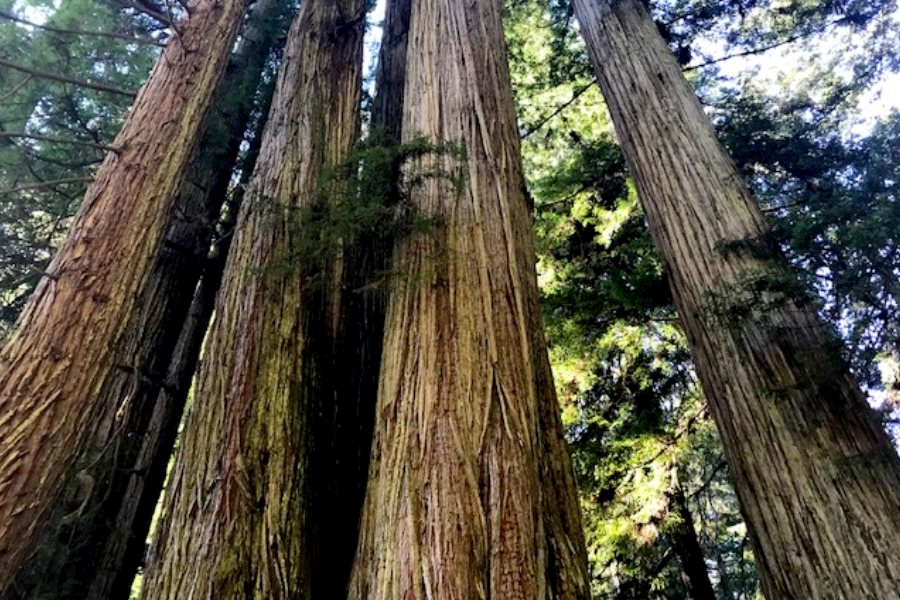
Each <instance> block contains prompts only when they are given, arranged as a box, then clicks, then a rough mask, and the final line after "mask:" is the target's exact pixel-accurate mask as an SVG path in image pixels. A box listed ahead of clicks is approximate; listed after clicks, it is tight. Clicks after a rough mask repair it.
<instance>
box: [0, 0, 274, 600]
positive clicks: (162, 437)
mask: <svg viewBox="0 0 900 600" xmlns="http://www.w3.org/2000/svg"><path fill="white" fill-rule="evenodd" d="M288 10H289V9H288V8H287V3H286V2H282V1H281V0H261V1H260V2H258V3H257V4H256V5H255V6H254V9H253V10H252V12H251V14H250V17H249V20H248V22H247V24H246V26H245V27H244V30H243V33H242V43H241V45H240V47H239V49H238V52H237V53H236V54H235V55H234V56H233V57H232V60H231V63H230V64H229V66H228V69H227V71H226V74H225V76H224V77H223V78H222V81H221V83H220V84H219V90H218V93H217V95H216V100H215V103H214V106H213V110H212V112H211V114H210V115H209V117H208V122H207V124H206V125H205V127H204V130H205V133H204V134H203V137H202V138H201V142H200V144H199V146H198V150H197V152H196V156H195V158H194V160H193V161H192V163H191V165H190V168H189V170H188V176H187V177H186V179H185V182H184V184H183V185H182V188H181V191H180V192H179V194H178V197H177V199H176V201H175V210H174V211H173V212H172V214H171V217H170V218H171V222H170V224H169V227H168V231H167V234H166V239H165V242H164V244H163V245H162V247H161V248H160V249H159V256H158V257H157V260H156V264H155V265H154V267H153V269H152V271H151V272H150V275H149V277H148V278H147V280H146V283H145V285H144V287H143V289H142V290H141V292H140V296H139V299H138V302H137V303H136V305H135V307H134V311H135V312H134V314H133V315H132V316H131V319H130V323H129V324H128V326H127V327H126V329H125V330H124V331H123V333H122V335H121V337H120V340H119V342H118V344H117V347H116V349H115V350H114V352H113V354H112V358H111V363H112V364H113V365H114V367H113V370H112V371H110V372H109V373H108V374H107V376H106V378H105V380H104V381H103V383H102V384H101V386H100V407H99V408H98V416H97V417H96V419H95V421H94V422H93V423H91V427H92V433H91V436H90V437H89V438H88V439H86V440H85V441H84V442H83V444H82V446H81V449H80V450H79V455H78V457H77V458H76V459H75V461H74V463H73V465H72V467H71V469H70V473H69V475H68V476H67V477H66V484H65V486H64V488H63V490H62V492H61V494H60V495H59V497H58V500H57V502H56V504H55V505H54V506H53V508H51V510H50V518H49V519H48V521H47V522H46V524H45V525H44V527H43V530H42V532H41V534H40V535H41V540H40V542H39V543H38V550H37V552H35V553H34V554H33V555H32V556H31V558H30V559H29V560H28V561H27V562H26V564H24V565H23V566H22V567H21V568H20V569H19V573H18V575H17V577H16V582H15V586H14V587H13V590H12V591H11V592H10V594H9V596H10V598H22V599H24V598H42V597H53V598H57V599H64V598H73V599H74V598H91V599H96V600H107V599H109V598H125V599H127V598H128V595H129V593H130V588H131V580H132V579H133V578H134V574H135V572H136V571H137V568H138V566H139V561H140V560H141V559H142V558H143V549H144V546H145V543H146V538H147V530H148V529H149V526H150V517H151V515H152V513H153V510H154V508H155V506H156V502H157V500H158V498H159V494H160V492H161V490H162V485H163V479H164V476H165V469H166V465H167V463H168V461H169V454H170V453H171V451H172V444H173V443H174V439H175V435H176V432H177V429H178V425H179V421H180V416H181V413H182V409H183V406H184V402H185V400H186V398H187V393H188V389H189V387H190V381H191V376H192V374H193V370H194V364H195V362H196V357H197V355H198V354H199V350H200V345H201V344H202V341H203V337H204V335H205V331H206V327H207V325H208V323H209V318H210V316H211V314H212V310H213V307H214V303H215V293H216V289H217V283H218V281H220V279H221V269H222V268H223V266H224V259H217V258H210V257H208V255H209V249H210V245H211V243H212V236H213V227H214V226H215V224H216V221H217V220H218V218H219V214H220V210H221V208H222V205H223V201H224V199H225V197H226V195H227V190H228V187H229V184H230V181H231V177H232V168H233V166H234V165H235V163H236V161H237V158H238V153H239V148H240V144H241V141H242V140H243V138H244V132H245V130H246V128H247V124H248V121H249V119H250V115H251V113H252V111H253V110H254V100H255V97H256V94H255V93H254V92H255V91H256V89H257V87H258V86H259V83H260V77H261V75H262V72H263V68H264V66H265V63H266V61H267V59H268V58H269V56H270V53H271V50H272V46H273V45H274V44H275V43H276V42H275V40H277V39H278V37H279V35H283V33H284V30H286V25H284V26H280V25H279V23H285V22H286V21H287V20H288V19H287V12H288ZM201 275H203V277H204V282H203V284H202V287H201V289H199V290H196V293H195V289H196V288H197V285H198V282H199V281H200V278H201ZM182 324H184V327H182ZM85 481H88V482H90V489H89V490H87V493H80V492H81V486H82V485H84V482H85ZM88 590H90V593H88Z"/></svg>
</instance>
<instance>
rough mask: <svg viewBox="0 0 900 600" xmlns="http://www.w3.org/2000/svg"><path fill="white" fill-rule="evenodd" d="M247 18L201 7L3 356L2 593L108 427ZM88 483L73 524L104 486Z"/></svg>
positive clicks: (217, 4)
mask: <svg viewBox="0 0 900 600" xmlns="http://www.w3.org/2000/svg"><path fill="white" fill-rule="evenodd" d="M244 8H245V5H244V2H243V1H242V0H198V1H197V2H196V3H195V4H194V5H193V6H192V7H191V13H192V14H191V16H190V18H189V19H187V20H186V21H185V22H184V23H182V24H180V25H179V31H180V35H178V36H177V37H176V38H175V39H173V41H172V42H171V43H170V44H169V45H168V47H167V48H166V49H165V50H164V51H163V56H162V57H161V58H160V60H159V61H158V63H157V65H156V67H155V69H154V71H153V73H152V74H151V76H150V79H149V80H148V82H147V83H146V85H145V86H144V87H143V88H142V90H141V91H140V93H139V94H138V97H137V99H136V101H135V104H134V106H133V107H132V111H131V114H130V116H129V117H128V119H127V120H126V122H125V125H124V127H123V129H122V131H121V132H120V134H119V135H118V136H117V138H116V141H115V142H114V144H113V145H114V146H115V147H116V148H118V149H119V151H118V152H113V153H110V154H108V155H107V157H106V160H105V161H104V163H103V165H102V166H101V168H100V171H99V173H98V175H97V177H96V179H95V181H94V183H93V184H92V185H91V186H90V187H89V189H88V191H87V194H86V196H85V200H84V203H83V206H82V209H81V211H80V212H79V214H78V216H77V217H76V219H75V221H74V223H73V225H72V228H71V229H70V232H69V235H68V237H67V239H66V241H65V242H64V244H63V246H62V248H61V249H60V251H59V252H58V254H57V255H56V257H55V258H54V259H53V261H52V262H51V263H50V266H49V267H48V269H47V273H46V274H45V276H44V278H43V280H42V281H41V283H40V284H39V285H38V287H37V289H36V291H35V293H34V295H33V297H32V299H31V300H30V302H29V304H28V306H27V307H26V309H25V311H24V313H23V315H22V316H21V318H20V320H19V322H18V324H17V326H16V329H15V330H14V331H13V333H12V334H11V335H10V337H9V339H8V340H7V342H6V343H5V345H4V347H3V349H2V350H0V594H2V593H4V592H5V591H6V590H7V589H8V587H9V585H10V584H11V582H12V580H13V577H14V575H15V574H16V572H17V571H18V569H19V567H20V565H21V564H22V562H23V561H24V560H26V559H27V558H28V557H29V556H30V555H31V554H32V552H33V551H34V548H35V545H36V543H37V541H38V534H37V532H38V531H39V530H40V528H41V527H42V526H43V525H44V523H46V519H47V518H48V517H49V513H50V509H51V507H52V506H53V505H54V503H55V502H56V499H57V498H58V494H59V492H60V490H61V487H62V486H63V484H64V481H65V478H66V477H67V475H68V473H69V472H70V469H71V467H72V465H73V462H74V460H75V459H76V456H77V453H78V450H79V448H80V447H81V446H82V444H83V442H84V441H85V439H86V437H87V436H89V435H90V432H91V431H92V427H93V425H94V423H96V421H97V419H98V418H99V417H100V414H101V412H102V407H101V403H100V396H99V393H98V392H99V388H100V384H101V382H102V381H103V379H104V378H105V376H106V374H107V373H109V372H110V371H111V370H112V369H113V368H114V365H113V364H112V356H113V352H114V348H115V344H116V341H117V339H119V336H120V333H121V332H122V331H123V330H124V328H125V327H126V324H127V323H128V320H129V318H130V315H132V314H133V313H134V307H135V304H136V302H137V298H138V295H139V293H140V291H141V290H142V289H143V288H144V286H145V284H146V282H147V280H148V277H149V276H150V273H151V271H152V269H153V265H154V263H155V260H156V257H157V255H158V250H159V248H160V246H161V244H162V242H163V239H164V236H165V232H166V226H167V223H168V222H169V215H170V214H171V212H172V207H173V203H174V199H175V197H176V195H177V193H178V190H179V186H180V185H181V182H182V180H183V177H184V174H185V171H186V168H187V166H188V163H189V161H190V158H191V155H192V151H193V149H194V146H195V145H196V143H197V137H198V131H199V129H200V125H201V123H202V121H203V120H204V117H205V115H206V113H207V112H208V109H209V107H210V104H211V100H212V95H213V91H214V90H215V88H216V86H217V84H218V82H219V80H220V78H221V76H222V74H223V72H224V71H225V66H226V64H227V61H228V56H229V54H230V50H231V46H232V43H233V40H234V38H235V35H236V33H237V29H238V27H239V25H240V22H241V17H242V15H243V13H244ZM76 478H77V477H76ZM80 480H81V486H80V488H79V498H76V499H75V505H76V509H75V511H74V512H75V515H77V514H78V511H80V510H81V508H82V505H81V503H80V500H81V499H82V497H89V495H90V492H91V490H92V488H93V486H94V485H95V483H96V482H94V481H92V480H91V477H90V475H88V474H85V475H84V476H83V477H80Z"/></svg>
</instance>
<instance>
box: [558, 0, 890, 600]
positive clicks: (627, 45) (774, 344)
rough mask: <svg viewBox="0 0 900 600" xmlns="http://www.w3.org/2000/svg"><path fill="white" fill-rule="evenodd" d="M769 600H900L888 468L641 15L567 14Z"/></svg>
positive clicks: (878, 435) (831, 353) (842, 371)
mask: <svg viewBox="0 0 900 600" xmlns="http://www.w3.org/2000/svg"><path fill="white" fill-rule="evenodd" d="M575 7H576V14H577V16H578V20H579V23H580V24H581V31H582V33H583V34H584V36H585V39H586V41H587V44H588V48H589V50H590V53H591V56H592V58H593V61H594V65H595V67H596V69H597V72H598V76H599V80H600V86H601V90H602V91H603V94H604V96H605V98H606V101H607V103H608V105H609V109H610V112H611V114H612V118H613V123H614V124H615V127H616V131H617V133H618V136H619V139H620V141H621V143H622V146H623V148H624V151H625V156H626V159H627V161H628V166H629V169H630V171H631V174H632V176H633V177H634V180H635V183H636V185H637V189H638V195H639V196H640V199H641V201H642V204H643V206H644V211H645V212H646V215H647V220H648V222H649V224H650V229H651V233H652V235H653V239H654V242H655V244H656V247H657V249H658V250H659V252H660V254H661V255H662V258H663V261H664V264H665V266H666V270H667V272H668V274H669V278H670V283H671V286H672V291H673V294H674V296H675V300H676V303H677V306H678V312H679V315H680V318H681V322H682V324H683V326H684V328H685V331H686V333H687V337H688V341H689V343H690V346H691V350H692V353H693V358H694V362H695V364H696V367H697V371H698V375H699V377H700V380H701V381H702V383H703V386H704V389H705V391H706V394H707V396H708V398H709V402H710V408H711V411H712V414H713V417H714V418H715V421H716V423H717V425H718V427H719V431H720V434H721V436H722V442H723V444H724V447H725V451H726V455H727V458H728V461H729V463H730V465H731V469H732V472H733V473H734V475H735V479H736V485H737V491H738V496H739V498H740V501H741V505H742V508H743V511H744V515H745V517H746V520H747V523H748V525H749V528H750V532H751V536H752V539H753V543H754V548H755V551H756V560H757V564H758V567H759V569H760V575H761V580H762V586H763V590H764V592H765V594H766V596H767V597H768V598H769V599H770V600H776V599H777V600H785V599H791V600H824V599H834V600H836V599H842V600H849V599H858V600H862V599H864V598H895V597H898V595H900V527H898V526H900V511H898V509H897V508H898V506H900V466H898V459H897V456H896V453H895V451H894V449H893V447H892V446H891V443H890V441H889V439H888V437H887V435H886V434H885V432H884V431H883V429H882V428H881V426H880V424H879V422H878V420H877V418H876V417H875V415H874V413H873V411H871V410H870V409H869V407H868V405H867V404H866V400H865V397H864V396H863V394H862V393H861V392H860V389H859V387H858V385H857V384H856V382H855V381H854V380H853V379H852V378H851V376H850V374H849V372H848V370H847V369H846V367H845V365H844V364H843V362H842V361H841V359H840V356H839V352H838V351H837V348H836V344H835V342H834V341H833V340H832V339H831V338H830V337H829V336H828V335H827V333H826V331H825V329H824V326H823V325H822V323H821V321H820V320H819V319H818V317H817V314H816V309H815V305H814V303H813V302H812V301H811V300H809V299H808V298H807V297H806V296H805V294H803V293H802V290H800V289H799V284H798V283H797V281H796V278H795V277H794V276H793V274H792V273H791V272H790V270H789V269H788V268H787V266H786V263H785V262H784V260H783V258H782V257H781V255H780V253H779V249H778V246H777V243H776V242H774V241H773V240H772V238H771V233H770V229H769V227H768V225H767V223H766V221H765V218H764V216H763V215H762V213H761V212H760V210H759V208H758V207H757V205H756V204H755V203H754V201H753V199H752V197H751V196H750V193H749V191H748V188H747V187H746V185H745V183H744V182H743V181H742V180H741V178H740V176H739V174H738V172H737V170H736V168H735V166H734V164H733V162H732V161H731V159H730V158H729V156H728V155H727V153H726V151H725V150H724V148H723V147H722V146H721V145H720V144H719V142H718V141H717V140H716V136H715V132H714V131H713V129H712V126H711V125H710V123H709V121H708V119H707V118H706V117H705V115H704V113H703V110H702V108H701V106H700V103H699V102H698V100H697V98H696V96H695V95H694V94H693V92H692V90H691V89H690V87H689V85H688V84H687V82H686V81H685V79H684V77H683V75H682V73H681V71H680V69H679V67H678V65H677V63H676V61H675V59H674V57H673V56H672V55H671V53H670V52H669V49H668V48H667V47H666V45H665V43H664V42H663V40H662V39H661V37H660V36H659V33H658V31H657V29H656V27H655V25H654V23H653V21H652V20H651V18H650V16H649V14H648V13H647V11H646V9H645V8H644V6H643V5H642V4H641V2H640V1H639V0H613V1H609V0H576V2H575Z"/></svg>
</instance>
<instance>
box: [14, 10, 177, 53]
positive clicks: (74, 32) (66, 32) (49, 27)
mask: <svg viewBox="0 0 900 600" xmlns="http://www.w3.org/2000/svg"><path fill="white" fill-rule="evenodd" d="M0 18H3V19H7V20H9V21H13V22H15V23H21V24H22V25H28V26H29V27H36V28H38V29H43V30H44V31H50V32H52V33H60V34H63V35H89V36H93V37H105V38H112V39H116V40H127V41H129V42H137V43H139V44H152V45H154V46H159V47H164V46H165V44H161V43H159V42H157V41H156V40H151V39H147V38H142V37H135V36H133V35H128V34H125V33H113V32H110V31H85V30H83V29H65V28H63V27H55V26H53V25H40V24H38V23H33V22H32V21H28V20H25V19H23V18H21V17H17V16H16V15H14V14H12V13H8V12H6V11H2V10H0Z"/></svg>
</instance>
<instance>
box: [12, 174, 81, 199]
mask: <svg viewBox="0 0 900 600" xmlns="http://www.w3.org/2000/svg"><path fill="white" fill-rule="evenodd" d="M93 180H94V178H93V177H70V178H69V179H56V180H54V181H40V182H37V183H28V184H25V185H20V186H18V187H14V188H10V189H8V190H0V196H4V195H7V194H16V193H18V192H25V191H28V190H40V189H44V188H48V187H53V186H55V185H64V184H67V183H89V182H91V181H93Z"/></svg>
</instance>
